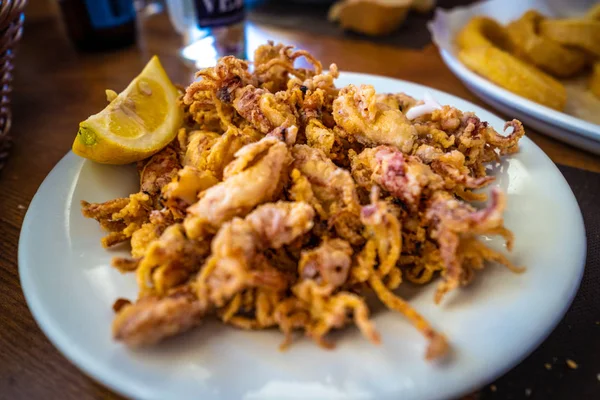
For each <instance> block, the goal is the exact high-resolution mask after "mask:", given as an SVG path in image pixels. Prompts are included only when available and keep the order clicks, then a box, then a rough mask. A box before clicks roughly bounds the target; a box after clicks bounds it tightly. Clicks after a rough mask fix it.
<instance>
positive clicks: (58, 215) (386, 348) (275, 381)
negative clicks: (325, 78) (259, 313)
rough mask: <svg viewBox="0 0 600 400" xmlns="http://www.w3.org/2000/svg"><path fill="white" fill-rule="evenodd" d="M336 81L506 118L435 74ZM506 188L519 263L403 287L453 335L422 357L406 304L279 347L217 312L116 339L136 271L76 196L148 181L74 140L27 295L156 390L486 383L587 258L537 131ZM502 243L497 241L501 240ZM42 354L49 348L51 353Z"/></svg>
mask: <svg viewBox="0 0 600 400" xmlns="http://www.w3.org/2000/svg"><path fill="white" fill-rule="evenodd" d="M338 83H339V85H340V86H341V85H346V84H348V83H356V84H358V83H369V84H373V85H374V86H375V88H376V89H377V90H378V91H381V92H400V91H404V92H407V93H408V94H411V95H413V96H417V97H422V95H423V93H424V92H425V91H427V90H429V91H430V92H431V93H432V94H433V96H434V97H435V98H436V99H437V100H438V101H439V102H441V103H442V104H451V105H453V106H456V107H458V108H460V109H461V110H465V111H467V110H471V111H475V112H476V113H477V114H478V116H479V117H480V118H481V119H482V120H487V121H489V122H490V123H491V125H492V126H493V127H495V128H496V129H498V130H501V129H502V127H503V121H501V120H500V119H499V118H497V117H496V116H494V115H493V114H491V113H489V112H487V111H485V110H483V109H481V108H479V107H477V106H475V105H473V104H471V103H468V102H466V101H464V100H461V99H459V98H457V97H454V96H451V95H449V94H446V93H443V92H440V91H437V90H433V89H428V88H426V87H424V86H420V85H416V84H412V83H408V82H404V81H399V80H394V79H389V78H384V77H375V76H370V75H362V74H351V73H343V74H342V75H341V77H340V79H339V81H338ZM496 175H497V178H498V179H497V180H496V182H495V183H494V185H495V186H499V187H501V188H502V189H503V190H504V191H506V192H507V193H508V210H507V212H506V225H507V226H508V227H509V228H510V229H512V230H513V231H514V233H515V235H516V246H515V251H514V253H513V254H512V255H511V257H512V259H513V260H514V261H515V263H517V264H520V265H526V266H527V267H528V270H527V272H526V273H525V274H522V275H516V274H513V273H511V272H509V271H508V270H506V269H505V268H503V267H500V266H495V265H491V266H489V267H488V268H487V269H486V270H485V271H484V272H483V273H481V274H480V276H478V277H477V279H476V280H475V282H474V284H473V285H472V286H470V287H468V288H466V289H462V290H459V291H457V292H455V293H452V294H451V295H449V296H448V297H447V298H446V299H445V300H446V301H445V302H444V304H443V305H441V306H435V305H434V304H433V292H434V289H435V288H434V285H430V286H428V287H425V288H420V289H419V290H412V289H410V288H409V287H408V286H407V288H405V289H404V290H403V291H402V294H403V295H405V296H406V297H407V298H408V299H409V300H410V302H411V303H412V304H413V305H414V306H416V307H417V308H418V309H419V310H420V311H421V312H422V313H423V314H424V315H425V317H426V318H428V319H429V320H430V321H431V322H432V324H433V325H434V327H436V328H438V329H439V330H441V331H443V332H444V333H445V334H446V335H447V336H448V338H449V339H450V341H451V343H452V346H453V353H452V355H451V357H450V359H449V360H448V362H446V363H443V364H437V363H429V362H426V361H425V360H424V359H423V355H424V350H425V341H424V339H423V338H422V337H421V335H420V334H419V333H418V332H417V331H416V330H415V329H414V328H412V326H410V325H409V324H408V323H407V322H406V321H405V320H404V319H403V318H402V317H401V316H399V315H397V314H395V313H393V312H388V311H382V312H378V313H376V315H375V316H374V321H375V324H376V325H377V328H378V329H379V330H380V332H381V333H382V338H383V343H382V345H380V346H374V345H372V344H370V343H369V342H367V341H366V340H365V339H363V338H362V337H361V336H360V334H359V333H358V331H357V330H356V329H348V330H346V331H344V332H341V333H336V338H335V339H336V340H337V343H338V347H337V348H336V350H334V351H325V350H323V349H320V348H318V347H317V346H316V345H315V344H314V343H312V342H311V341H309V340H308V339H304V338H303V339H300V340H298V342H297V343H295V344H294V345H293V346H292V347H291V349H290V350H289V351H288V352H286V353H281V352H279V351H278V350H277V346H278V344H279V343H280V341H281V339H282V336H281V334H280V333H278V332H276V331H266V332H243V331H238V330H235V329H233V328H231V327H225V326H221V325H220V324H219V323H216V322H207V323H205V324H204V325H203V326H201V327H200V328H199V329H197V330H196V331H194V332H191V333H190V334H186V335H184V336H182V337H179V338H176V339H174V340H171V341H169V342H167V343H164V344H163V345H161V346H158V347H157V348H154V349H147V350H138V351H135V352H134V351H130V350H128V349H127V348H125V347H123V346H122V345H120V344H118V343H115V342H113V341H112V339H111V335H110V324H111V320H112V317H113V313H112V310H111V305H112V303H113V301H114V300H115V299H116V298H117V297H129V298H135V296H136V293H137V290H136V285H135V279H134V277H133V276H132V275H122V274H120V273H119V272H117V271H116V270H114V269H112V268H111V267H110V266H109V263H110V259H111V257H112V256H114V255H125V254H126V249H124V248H121V249H119V250H112V251H106V250H104V249H102V248H101V246H100V243H99V240H100V238H101V237H102V235H103V232H101V230H100V228H99V227H98V225H97V223H96V222H95V221H94V220H87V219H84V218H83V217H82V216H81V213H80V207H79V201H80V200H82V199H86V200H88V201H104V200H108V199H111V198H114V197H117V196H125V195H127V194H129V193H130V192H134V191H136V190H137V187H136V182H137V178H136V174H135V171H134V169H133V168H129V167H123V166H107V165H100V164H95V163H92V162H88V161H84V160H82V159H81V158H78V157H76V156H75V155H73V154H72V153H69V154H67V155H66V156H65V157H64V158H63V160H62V161H60V163H59V164H58V165H57V166H56V167H55V168H54V170H53V171H52V172H51V173H50V174H49V175H48V177H47V178H46V180H45V181H44V183H43V184H42V185H41V187H40V189H39V190H38V193H37V194H36V195H35V197H34V199H33V201H32V203H31V205H30V207H29V210H28V212H27V215H26V217H25V221H24V223H23V228H22V231H21V240H20V243H19V272H20V276H21V284H22V287H23V291H24V293H25V297H26V299H27V303H28V305H29V307H30V309H31V311H32V313H33V315H34V317H35V319H36V320H37V322H38V324H39V326H40V327H41V329H42V330H43V331H44V333H45V334H46V335H47V336H48V337H49V338H50V340H51V341H52V343H53V344H54V345H55V346H56V347H57V348H58V349H59V350H60V351H62V352H63V354H65V356H66V357H67V358H69V359H70V360H71V361H72V362H73V363H74V364H76V365H77V366H78V367H79V368H81V369H82V370H83V371H85V372H86V373H87V374H89V375H90V376H92V377H94V378H95V379H97V380H99V381H100V382H102V383H104V384H105V385H107V386H108V387H110V388H112V389H114V390H115V391H117V392H120V393H122V394H124V395H127V396H130V397H134V398H145V399H171V398H172V399H175V398H178V399H186V398H195V399H198V398H202V399H209V398H210V399H273V400H283V399H308V398H311V399H378V400H379V399H400V398H401V399H404V400H408V399H445V398H451V397H455V396H458V395H461V394H463V393H465V392H468V391H470V390H473V389H477V388H478V387H481V386H483V385H485V384H486V383H488V382H490V381H491V380H493V379H494V378H495V377H497V376H498V375H500V374H502V373H503V372H505V371H506V370H507V369H509V368H510V367H512V366H513V365H515V364H516V363H517V362H518V361H519V360H521V359H522V358H523V357H525V356H526V355H527V354H528V353H529V352H531V351H532V350H533V349H534V348H535V347H536V346H537V345H538V344H539V343H540V342H541V341H542V340H543V339H544V338H545V337H546V336H547V335H548V334H549V333H550V331H551V330H552V329H553V327H554V326H555V325H556V323H557V322H558V321H559V320H560V318H561V317H562V315H563V314H564V312H565V311H566V309H567V307H568V306H569V304H570V302H571V300H572V298H573V296H574V294H575V292H576V290H577V287H578V284H579V281H580V279H581V275H582V272H583V266H584V262H585V236H584V227H583V221H582V217H581V213H580V211H579V208H578V206H577V203H576V200H575V198H574V197H573V194H572V192H571V190H570V188H569V186H568V185H567V183H566V181H565V180H564V178H563V177H562V175H561V174H560V173H559V171H558V169H557V168H556V167H555V166H554V164H553V163H552V162H551V161H550V160H549V159H548V158H547V157H546V155H545V154H544V153H543V152H542V151H541V150H540V149H539V148H538V147H536V146H535V145H534V144H533V143H532V142H531V141H530V140H528V139H527V138H524V139H523V140H522V148H521V151H520V152H519V153H518V154H516V155H514V156H512V157H510V158H509V159H507V160H506V161H505V162H504V163H503V164H502V165H501V167H500V168H499V169H498V170H497V171H496ZM491 243H494V242H491ZM40 357H43V355H42V354H40Z"/></svg>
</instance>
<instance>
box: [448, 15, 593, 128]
mask: <svg viewBox="0 0 600 400" xmlns="http://www.w3.org/2000/svg"><path fill="white" fill-rule="evenodd" d="M455 40H456V44H457V46H458V48H459V52H458V57H459V59H460V60H461V61H462V62H463V63H464V64H465V65H466V66H467V67H468V68H469V69H471V70H473V71H474V72H477V73H478V74H479V75H482V76H483V77H485V78H487V79H489V80H490V81H492V82H494V83H495V84H497V85H499V86H501V87H503V88H505V89H507V90H510V91H511V92H513V93H516V94H518V95H520V96H522V97H525V98H527V99H530V100H532V101H535V102H537V103H539V104H542V105H545V106H547V107H550V108H553V109H555V110H558V111H563V110H564V109H565V106H566V103H567V101H568V100H569V99H568V98H567V90H566V89H565V87H564V85H563V83H562V82H560V81H558V80H556V79H554V77H556V78H578V77H581V75H582V74H587V73H588V71H589V69H590V68H589V67H591V65H592V64H593V63H594V62H596V63H597V62H598V60H599V59H600V6H598V5H597V6H595V7H593V8H591V9H590V10H589V11H588V13H587V14H586V15H584V16H582V17H581V18H568V19H552V18H548V17H545V16H544V15H542V14H540V13H539V12H537V11H536V10H529V11H527V12H525V13H524V14H523V15H522V16H521V17H520V18H518V19H516V20H514V21H512V22H510V23H509V24H508V25H507V26H506V27H504V26H502V25H500V24H499V23H498V22H496V21H494V20H493V19H492V18H489V17H484V16H476V17H473V18H472V19H471V20H470V21H469V22H468V23H467V24H466V25H465V26H464V27H463V28H462V29H461V30H460V32H459V33H458V34H457V35H456V38H455ZM593 70H594V71H593V74H595V67H594V68H593ZM565 82H566V83H568V81H565ZM595 82H596V80H595V78H594V76H592V78H591V80H590V85H589V88H590V91H591V92H592V93H594V94H596V92H595V91H597V90H598V89H596V87H597V86H596V85H597V84H596V83H595ZM571 89H572V88H571ZM571 89H570V90H571ZM582 94H584V95H588V94H585V93H583V92H582ZM578 95H579V92H577V93H574V92H572V91H571V92H570V94H569V96H573V99H575V98H576V97H577V96H578ZM588 96H589V95H588ZM569 98H571V97H569ZM569 103H570V105H569V106H568V107H567V112H569V113H573V114H574V115H578V116H579V115H580V113H579V111H578V110H574V109H573V104H576V101H575V100H573V102H572V104H571V102H569Z"/></svg>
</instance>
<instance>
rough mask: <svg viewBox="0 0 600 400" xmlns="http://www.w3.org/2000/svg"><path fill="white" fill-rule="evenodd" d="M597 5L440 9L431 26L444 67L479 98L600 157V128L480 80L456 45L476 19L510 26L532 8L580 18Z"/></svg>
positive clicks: (540, 2) (500, 3) (498, 1)
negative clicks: (482, 17) (486, 18)
mask: <svg viewBox="0 0 600 400" xmlns="http://www.w3.org/2000/svg"><path fill="white" fill-rule="evenodd" d="M593 3H594V2H593V1H590V0H578V1H574V2H573V1H571V2H562V3H560V2H557V1H550V0H491V1H484V2H480V3H476V4H473V5H470V6H466V7H456V8H455V9H452V10H450V11H445V10H442V9H438V10H436V15H435V18H434V20H433V21H432V22H430V23H429V24H428V26H429V30H430V31H431V33H432V37H433V40H434V42H435V43H436V44H437V45H438V47H439V50H440V54H441V56H442V59H443V60H444V63H445V64H446V65H447V66H448V68H450V70H451V71H452V72H453V73H454V74H455V75H456V76H457V77H458V78H459V79H460V80H461V81H462V82H463V83H464V85H465V86H467V87H468V88H469V90H471V91H472V92H473V93H474V94H475V95H476V96H477V97H479V98H481V99H482V100H483V101H485V102H486V103H488V104H490V105H491V106H493V107H494V108H496V109H498V110H500V111H502V112H503V113H504V114H506V115H510V116H512V117H514V118H518V119H520V120H521V121H523V122H524V123H526V124H527V126H530V127H532V128H535V129H536V130H538V131H539V132H541V133H545V134H547V135H548V136H551V137H553V138H555V139H558V140H561V141H563V142H566V143H569V144H571V145H573V146H576V147H579V148H582V149H585V150H587V151H591V152H594V153H596V154H600V125H598V124H595V123H592V122H589V121H586V120H583V119H581V118H577V117H574V116H572V115H569V114H565V113H563V112H559V111H556V110H553V109H551V108H549V107H546V106H543V105H541V104H538V103H535V102H533V101H531V100H528V99H526V98H524V97H521V96H519V95H516V94H514V93H512V92H510V91H508V90H506V89H504V88H502V87H500V86H498V85H496V84H494V83H492V82H491V81H489V80H487V79H485V78H483V77H481V76H479V75H478V74H476V73H474V72H473V71H471V70H470V69H468V68H467V67H466V66H465V65H464V64H463V63H461V62H460V60H459V59H458V57H457V52H456V47H455V46H454V43H453V41H454V37H455V36H456V33H457V32H458V30H459V29H460V28H462V26H464V24H465V23H466V22H467V21H469V19H470V18H471V17H473V16H476V15H487V16H490V17H492V18H494V19H496V20H497V21H499V22H500V23H507V22H509V21H511V20H514V19H517V18H519V17H520V16H521V14H523V13H524V12H525V11H527V10H528V9H531V8H533V9H537V10H539V11H540V12H542V13H543V14H545V15H561V14H562V15H565V14H568V15H571V14H574V15H580V14H581V13H583V12H584V11H585V10H587V9H588V8H589V7H590V6H591V5H592V4H593Z"/></svg>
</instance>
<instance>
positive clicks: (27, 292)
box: [18, 71, 587, 399]
mask: <svg viewBox="0 0 600 400" xmlns="http://www.w3.org/2000/svg"><path fill="white" fill-rule="evenodd" d="M344 76H345V77H347V78H349V79H354V80H357V81H358V79H361V78H362V79H364V78H367V79H373V78H379V79H384V80H393V81H395V82H396V83H398V84H402V85H408V86H413V87H415V88H418V89H420V90H422V91H424V92H425V91H432V92H440V93H443V94H444V95H445V96H448V97H449V98H452V99H458V100H460V101H463V102H466V103H468V104H469V105H470V106H472V107H475V108H479V109H483V108H482V107H481V106H478V105H476V104H474V103H472V102H470V101H468V100H465V99H462V98H460V97H459V96H455V95H453V94H451V93H447V92H445V91H443V90H439V89H436V88H432V87H429V86H425V85H422V84H419V83H415V82H410V81H407V80H403V79H398V78H394V77H388V76H383V75H375V74H368V73H360V72H350V71H343V72H341V73H340V78H341V77H344ZM434 95H435V94H434ZM484 110H485V109H484ZM485 111H486V112H489V113H490V114H492V115H493V116H495V117H496V118H498V119H500V120H503V118H500V117H498V116H497V115H496V114H495V113H494V112H492V111H489V110H485ZM525 139H526V140H527V141H528V142H529V144H528V145H530V146H532V147H533V149H534V150H536V151H539V153H540V156H541V157H543V158H545V159H546V160H547V161H548V162H549V163H550V164H551V166H552V167H553V168H554V170H555V172H556V173H557V174H558V176H559V177H560V178H559V179H562V181H563V183H564V185H565V187H566V188H567V189H568V191H569V193H570V196H569V199H570V201H571V203H572V205H574V207H575V210H576V211H577V213H576V214H577V216H578V221H575V223H577V226H578V228H579V229H577V230H578V231H579V235H580V236H581V239H582V240H581V249H579V250H580V251H579V253H580V255H581V257H582V258H581V260H580V261H579V262H574V263H573V265H574V266H576V267H578V273H577V275H576V276H574V278H575V280H574V282H573V286H572V287H571V288H570V291H569V293H568V296H567V297H568V298H567V299H566V301H565V302H563V303H562V308H561V310H560V312H557V313H555V314H554V318H553V320H552V322H551V323H550V324H548V327H547V329H545V333H544V334H543V335H541V336H539V337H538V339H537V340H536V341H533V342H532V343H531V345H530V346H529V348H527V349H526V350H524V351H523V353H522V354H521V355H520V356H519V357H517V358H515V359H513V360H511V362H508V363H507V365H506V366H504V367H503V368H499V369H493V370H491V372H489V373H487V374H486V375H485V376H486V379H487V381H488V382H491V381H492V380H494V379H495V378H497V377H499V376H501V375H503V374H504V373H506V372H507V371H508V370H510V369H512V368H513V367H514V366H515V365H517V364H518V363H520V362H521V361H522V360H523V359H525V358H526V357H527V356H529V355H530V354H531V353H532V352H533V351H534V350H535V349H536V348H537V347H539V346H540V344H541V343H543V342H544V341H545V340H546V338H547V337H548V336H549V335H550V334H551V333H552V332H553V331H554V329H555V328H556V326H557V325H558V323H559V322H560V321H561V319H562V318H563V317H564V315H565V314H566V312H567V310H568V309H569V307H570V306H571V304H572V301H573V299H574V298H575V295H576V294H577V292H578V289H579V286H580V284H581V279H582V277H583V272H584V269H585V263H586V253H587V238H586V232H585V226H584V220H583V216H582V213H581V208H580V207H579V203H578V202H577V199H576V198H575V195H574V194H573V191H572V189H571V188H570V186H569V184H568V182H567V181H566V179H565V177H564V176H563V174H562V173H561V172H560V170H559V169H558V168H557V166H556V165H555V164H554V162H552V160H551V159H550V158H549V157H548V156H547V155H546V154H545V153H544V152H543V150H541V148H539V146H537V144H535V143H534V142H533V141H531V140H530V139H528V138H525ZM71 160H72V162H74V164H73V166H72V167H71V168H73V167H75V166H78V170H79V169H80V168H81V165H82V164H83V163H84V162H85V160H83V159H80V158H78V157H77V156H75V155H74V154H73V152H72V151H69V152H68V153H67V154H66V155H65V156H63V157H62V158H61V160H60V161H59V162H58V163H57V164H56V165H55V166H54V167H53V169H52V170H51V171H50V173H49V174H48V175H47V176H46V178H45V179H44V181H43V182H42V184H41V185H40V187H39V188H38V190H37V191H36V193H35V195H34V196H33V198H32V200H31V202H30V207H29V208H28V210H27V213H26V215H25V218H24V220H23V224H22V227H21V232H20V235H19V244H18V272H19V279H20V283H21V289H22V291H23V295H24V297H25V300H26V303H27V306H28V308H29V310H30V312H31V314H32V316H33V317H34V320H35V322H36V324H37V325H38V327H39V328H40V330H41V331H42V332H43V333H44V335H45V336H46V337H47V338H48V340H49V341H50V342H51V343H52V345H53V346H54V347H55V348H56V349H57V350H58V351H59V353H60V354H62V355H63V356H64V357H65V358H67V359H68V360H69V361H70V362H71V363H72V364H74V365H75V366H76V367H77V368H78V369H79V370H80V371H81V372H83V373H84V374H86V375H88V376H89V377H91V378H92V379H94V380H96V381H97V382H100V383H101V384H102V385H104V386H105V387H107V388H109V389H111V390H113V391H115V392H117V393H119V394H121V395H124V396H127V397H130V398H141V397H140V393H144V392H146V390H145V389H144V388H142V387H136V384H135V382H133V381H131V380H128V379H127V378H126V377H124V376H121V375H120V374H118V373H115V372H114V371H109V373H107V371H106V368H101V367H100V365H99V364H97V363H94V362H93V359H92V361H90V359H91V356H90V355H89V354H88V353H86V352H85V351H80V350H79V349H78V348H77V347H75V346H72V345H69V344H68V343H66V339H65V338H64V337H63V336H62V335H61V332H60V329H59V328H58V327H57V326H56V323H57V321H55V320H53V319H52V318H51V317H49V316H48V315H47V314H45V313H44V310H43V309H44V305H43V302H42V301H41V299H40V298H39V297H38V296H36V295H35V294H34V293H32V290H33V286H34V283H33V282H32V279H31V276H30V273H32V272H34V270H31V269H28V267H26V264H27V263H26V262H25V260H24V259H25V256H24V254H25V251H26V250H25V248H24V247H25V244H24V243H25V241H24V240H23V238H24V237H25V236H27V235H28V234H29V225H30V224H31V223H32V221H31V220H32V218H33V217H32V213H30V210H31V208H32V207H31V205H33V204H34V203H35V202H36V199H38V198H39V197H40V196H41V194H40V193H41V192H42V190H43V189H44V187H45V186H47V185H50V184H51V183H52V181H53V180H54V179H57V177H58V175H59V170H60V166H61V165H68V163H69V162H71ZM61 172H62V171H61ZM37 201H40V200H37ZM484 385H485V383H484ZM479 387H480V384H479V382H472V384H471V385H463V386H462V387H460V388H456V389H455V390H454V391H453V392H445V393H443V395H444V396H443V397H439V398H440V399H442V398H446V397H447V396H460V395H462V394H464V393H468V392H469V391H471V390H473V389H477V388H479Z"/></svg>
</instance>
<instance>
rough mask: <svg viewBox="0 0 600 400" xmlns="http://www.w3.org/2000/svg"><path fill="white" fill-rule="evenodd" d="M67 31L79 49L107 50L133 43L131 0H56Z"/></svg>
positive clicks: (133, 14) (133, 23)
mask: <svg viewBox="0 0 600 400" xmlns="http://www.w3.org/2000/svg"><path fill="white" fill-rule="evenodd" d="M58 2H59V4H60V8H61V11H62V15H63V19H64V22H65V25H66V28H67V32H68V33H69V36H70V37H71V40H72V41H73V42H74V43H75V45H76V46H77V47H78V48H79V49H81V50H109V49H115V48H119V47H124V46H128V45H131V44H133V43H134V42H135V37H136V29H135V8H134V6H133V0H58Z"/></svg>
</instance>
